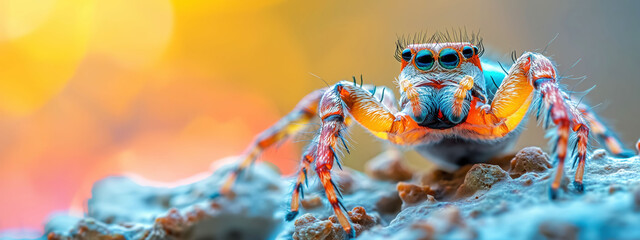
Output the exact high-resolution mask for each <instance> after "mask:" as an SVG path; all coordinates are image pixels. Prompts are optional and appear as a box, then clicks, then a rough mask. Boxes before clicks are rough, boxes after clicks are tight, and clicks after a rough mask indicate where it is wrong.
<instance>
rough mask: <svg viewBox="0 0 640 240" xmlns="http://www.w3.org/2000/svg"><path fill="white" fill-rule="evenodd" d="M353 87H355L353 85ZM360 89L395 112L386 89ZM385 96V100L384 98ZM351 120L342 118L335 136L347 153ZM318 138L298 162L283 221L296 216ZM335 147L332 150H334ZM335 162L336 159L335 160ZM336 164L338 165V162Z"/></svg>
mask: <svg viewBox="0 0 640 240" xmlns="http://www.w3.org/2000/svg"><path fill="white" fill-rule="evenodd" d="M354 86H357V85H355V84H354ZM360 88H361V89H364V90H367V91H368V92H370V93H371V94H372V95H373V97H374V98H375V99H376V100H377V101H378V102H380V103H381V104H382V105H384V106H385V107H387V108H388V109H390V110H391V111H392V112H396V111H397V106H396V105H395V102H394V100H395V98H394V96H393V92H392V91H388V90H386V87H382V88H378V87H376V86H373V85H361V86H360ZM385 95H386V98H385ZM352 122H353V121H352V118H351V117H350V115H346V116H344V125H345V128H344V129H343V130H342V131H340V133H339V134H338V136H337V139H338V143H337V144H338V145H339V146H340V145H341V146H342V147H344V149H345V150H346V151H347V153H348V152H349V148H348V146H347V141H346V140H345V136H344V135H346V130H347V128H348V127H350V126H351V125H352V124H351V123H352ZM318 138H319V135H318V136H316V137H315V138H314V139H313V140H312V141H311V143H310V144H309V145H308V146H307V149H306V150H305V151H304V153H303V154H302V158H301V160H300V167H299V169H298V173H297V176H296V181H295V183H294V185H293V191H292V193H291V205H290V210H289V212H288V213H287V215H286V216H285V220H287V221H291V220H293V219H294V218H295V217H296V216H297V215H298V209H299V207H300V199H301V198H304V187H305V186H306V185H307V178H308V171H309V169H310V166H311V164H312V163H314V161H315V159H316V153H317V151H318ZM335 149H336V148H335V146H334V148H333V149H332V150H335ZM336 161H337V159H336ZM338 164H340V163H339V162H338Z"/></svg>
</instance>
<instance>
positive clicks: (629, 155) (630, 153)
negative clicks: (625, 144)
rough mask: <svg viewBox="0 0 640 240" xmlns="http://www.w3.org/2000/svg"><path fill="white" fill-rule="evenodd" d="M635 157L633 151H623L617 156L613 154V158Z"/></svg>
mask: <svg viewBox="0 0 640 240" xmlns="http://www.w3.org/2000/svg"><path fill="white" fill-rule="evenodd" d="M635 155H636V154H635V153H634V152H633V151H631V150H625V151H623V152H620V153H618V154H615V155H614V156H615V157H619V158H630V157H633V156H635Z"/></svg>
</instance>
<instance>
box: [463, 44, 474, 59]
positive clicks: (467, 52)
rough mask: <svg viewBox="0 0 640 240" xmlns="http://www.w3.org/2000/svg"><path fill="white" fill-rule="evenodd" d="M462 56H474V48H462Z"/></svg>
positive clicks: (467, 57)
mask: <svg viewBox="0 0 640 240" xmlns="http://www.w3.org/2000/svg"><path fill="white" fill-rule="evenodd" d="M462 56H464V58H466V59H469V58H471V57H473V48H471V47H469V46H464V47H463V48H462Z"/></svg>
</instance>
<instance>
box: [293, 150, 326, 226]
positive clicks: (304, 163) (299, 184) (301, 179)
mask: <svg viewBox="0 0 640 240" xmlns="http://www.w3.org/2000/svg"><path fill="white" fill-rule="evenodd" d="M317 141H318V139H317V138H315V139H314V140H313V141H312V142H311V144H309V146H308V147H307V149H306V150H305V151H304V153H303V154H302V159H301V160H300V168H299V169H298V173H297V177H296V182H295V184H294V185H293V192H292V193H291V208H290V209H289V212H288V213H287V215H286V216H285V220H286V221H291V220H293V219H294V218H295V217H296V216H297V215H298V208H299V207H300V198H304V190H303V189H304V187H305V186H304V185H306V184H307V173H308V170H309V167H310V166H311V164H312V163H313V162H314V159H315V155H316V152H317V150H318V148H317V147H318V145H317V144H316V143H317ZM303 184H304V185H303Z"/></svg>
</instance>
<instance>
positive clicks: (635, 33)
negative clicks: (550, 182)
mask: <svg viewBox="0 0 640 240" xmlns="http://www.w3.org/2000/svg"><path fill="white" fill-rule="evenodd" d="M430 2H431V1H430ZM583 3H584V2H577V1H576V2H571V1H570V2H563V3H556V2H549V3H547V4H545V3H538V2H526V3H500V4H499V3H498V2H497V1H483V2H480V1H468V2H466V1H465V2H455V4H451V3H450V2H445V1H442V2H439V1H438V2H431V3H428V2H427V1H424V2H423V1H409V2H402V3H400V2H396V1H388V2H382V1H380V2H371V1H322V2H307V1H287V0H261V1H223V0H214V1H168V0H136V1H125V0H112V1H100V0H39V1H35V0H0V196H2V197H0V231H2V230H3V229H15V228H31V229H40V230H41V229H42V223H43V222H44V221H45V220H46V217H47V216H48V215H49V214H50V213H52V212H54V211H66V210H69V209H71V211H72V213H75V214H79V213H80V214H81V213H82V211H83V209H84V208H85V206H84V204H86V199H87V198H89V197H90V189H91V186H92V184H93V182H95V181H96V180H99V179H101V178H104V177H106V176H109V175H114V174H123V173H135V174H137V175H140V176H142V177H144V178H147V179H150V180H154V181H158V182H167V183H169V182H173V181H177V180H180V179H185V178H188V177H190V176H193V175H196V174H198V173H202V172H208V171H210V170H209V169H210V164H211V163H212V162H213V161H215V160H216V159H221V158H224V157H226V156H232V155H237V154H239V153H240V152H241V151H242V150H243V149H244V147H245V146H246V145H247V144H248V143H249V141H250V140H251V139H252V138H253V136H255V134H257V133H259V132H260V131H261V130H263V129H265V128H267V127H268V126H269V125H271V124H273V123H274V122H275V121H277V119H278V118H279V117H281V116H283V115H284V114H286V112H287V111H289V110H290V109H291V108H293V106H294V105H295V104H296V102H297V101H298V100H299V99H301V98H302V97H303V96H304V95H305V94H307V93H309V92H311V91H312V90H313V89H316V88H320V87H323V86H324V83H323V82H322V81H321V80H319V79H317V78H316V77H314V76H312V74H314V75H318V76H320V77H322V78H323V79H325V80H326V81H328V82H336V81H337V80H340V79H346V78H350V77H351V76H352V75H360V74H363V75H364V79H365V81H366V82H368V83H373V84H379V85H387V86H391V87H393V86H392V80H393V79H394V77H395V76H396V74H397V70H398V69H399V65H398V63H397V62H396V61H395V59H394V58H393V51H394V42H395V40H396V37H397V35H402V34H406V33H413V32H417V31H422V30H442V29H448V28H452V27H453V28H459V27H466V28H467V29H469V30H474V31H475V30H478V29H481V30H482V33H483V34H482V35H483V36H484V39H485V44H486V45H487V47H488V49H489V50H490V51H493V52H495V53H496V54H494V55H493V56H495V57H498V58H504V59H509V58H508V55H509V53H510V52H511V51H512V50H514V49H515V50H518V52H522V51H523V50H536V49H538V50H539V49H542V48H544V47H545V45H546V44H547V43H548V42H549V40H551V39H552V38H553V37H554V36H555V35H556V33H559V37H558V38H557V39H556V41H555V42H554V43H553V44H551V45H550V46H549V48H548V50H547V51H548V53H549V54H548V55H550V56H551V57H552V58H553V59H554V60H555V61H556V62H557V63H558V66H559V67H558V68H559V70H560V71H561V72H563V73H565V74H569V75H576V76H583V75H586V76H588V77H589V78H588V79H587V80H585V81H584V82H582V83H581V84H580V85H579V87H578V88H577V89H576V90H585V89H588V88H589V87H591V86H593V85H595V84H597V85H598V88H597V89H596V90H595V91H594V92H593V93H591V94H590V95H589V97H588V99H589V100H590V101H591V102H592V103H602V102H604V103H606V104H608V105H606V106H608V107H607V108H600V109H599V110H598V109H597V110H598V111H599V112H601V113H603V115H605V116H607V117H608V118H609V119H615V120H614V121H611V122H613V123H615V126H616V128H618V129H624V130H625V131H622V132H624V134H623V138H624V139H625V140H626V141H627V142H631V141H635V139H634V138H636V137H638V136H640V131H639V130H638V128H637V127H636V126H635V120H634V119H637V116H638V112H637V109H635V108H633V109H631V108H630V106H631V104H628V103H631V102H632V103H637V102H638V101H639V100H640V98H639V97H638V94H637V91H638V90H639V89H640V83H639V82H640V81H637V77H636V73H635V72H634V70H635V69H637V67H636V66H638V64H640V62H639V60H638V59H640V58H638V57H637V56H633V55H632V54H628V53H629V52H630V51H629V50H628V49H629V48H633V47H636V46H637V42H638V41H637V40H638V37H639V34H640V31H639V30H638V27H637V26H635V24H636V23H637V22H638V19H637V18H638V17H637V16H636V14H635V12H634V11H633V10H634V9H638V6H635V5H638V4H636V3H630V5H633V6H626V5H624V4H616V5H615V6H614V5H611V6H610V5H606V4H604V3H595V4H583ZM579 58H582V60H581V62H580V63H579V64H578V65H576V66H575V67H573V68H570V66H571V65H573V63H574V62H576V61H577V59H579ZM507 62H508V61H507ZM310 73H312V74H310ZM577 82H578V81H577V80H572V79H567V80H566V81H565V83H568V84H570V85H571V84H576V83H577ZM530 129H532V131H527V132H525V134H524V136H523V139H524V140H523V141H521V142H520V143H519V146H524V145H531V144H535V145H544V143H543V142H541V141H542V135H543V134H542V133H541V131H539V130H538V128H536V127H535V126H533V125H531V127H530ZM354 132H355V133H354V137H353V139H354V141H355V143H354V145H355V146H356V149H355V151H354V153H353V154H352V155H351V156H350V157H349V158H350V160H348V162H347V164H348V165H350V166H351V167H354V168H356V169H362V165H363V162H364V160H365V159H368V158H370V157H372V156H373V155H375V152H376V151H357V149H366V148H373V149H378V148H379V146H380V145H379V144H378V142H377V141H375V140H372V139H370V138H368V137H367V134H365V133H364V132H363V131H361V130H355V131H354ZM299 140H300V142H303V141H304V140H305V139H299ZM628 145H629V146H630V144H628ZM298 149H299V147H297V146H296V145H295V144H285V145H283V146H282V147H280V148H279V149H278V150H270V151H269V152H267V154H266V156H264V157H263V158H262V159H265V160H268V161H271V162H273V163H275V164H276V165H277V166H278V167H279V168H280V169H281V170H282V171H283V172H284V173H290V172H292V171H293V168H294V167H295V162H296V158H297V153H299V150H298ZM409 158H411V159H415V158H416V157H415V155H410V157H409ZM351 159H353V161H352V160H351ZM420 161H421V160H415V161H413V163H414V164H415V165H420Z"/></svg>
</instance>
